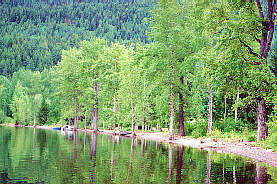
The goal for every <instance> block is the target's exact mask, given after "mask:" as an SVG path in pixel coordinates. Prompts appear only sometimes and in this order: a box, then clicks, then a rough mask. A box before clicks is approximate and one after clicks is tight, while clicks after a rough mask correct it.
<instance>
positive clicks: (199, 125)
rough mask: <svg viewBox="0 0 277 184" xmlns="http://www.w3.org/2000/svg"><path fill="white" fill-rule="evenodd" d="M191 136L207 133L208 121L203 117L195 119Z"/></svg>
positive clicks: (201, 135)
mask: <svg viewBox="0 0 277 184" xmlns="http://www.w3.org/2000/svg"><path fill="white" fill-rule="evenodd" d="M192 125H193V131H192V132H191V136H192V137H203V136H206V135H207V128H208V122H207V121H206V120H204V119H199V120H196V122H194V123H193V124H192Z"/></svg>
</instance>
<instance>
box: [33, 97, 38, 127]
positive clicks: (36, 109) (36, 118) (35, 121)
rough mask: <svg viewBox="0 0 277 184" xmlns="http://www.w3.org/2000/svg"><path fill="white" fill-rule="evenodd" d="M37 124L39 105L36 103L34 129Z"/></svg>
mask: <svg viewBox="0 0 277 184" xmlns="http://www.w3.org/2000/svg"><path fill="white" fill-rule="evenodd" d="M36 124H37V103H36V102H35V112H34V127H35V126H36Z"/></svg>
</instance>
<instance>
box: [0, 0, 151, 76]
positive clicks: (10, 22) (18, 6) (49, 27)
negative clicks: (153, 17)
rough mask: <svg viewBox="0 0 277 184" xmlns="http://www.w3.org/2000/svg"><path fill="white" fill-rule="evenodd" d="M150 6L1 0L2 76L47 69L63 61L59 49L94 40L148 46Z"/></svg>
mask: <svg viewBox="0 0 277 184" xmlns="http://www.w3.org/2000/svg"><path fill="white" fill-rule="evenodd" d="M153 2H154V1H152V0H147V1H138V2H129V1H128V0H127V1H107V2H106V1H100V2H99V1H96V0H91V1H85V2H80V1H76V2H75V1H61V2H59V1H56V2H50V1H1V2H0V5H1V6H0V12H1V17H0V25H1V26H0V31H1V38H0V43H1V44H0V53H1V55H0V74H1V75H5V76H9V77H11V76H12V75H13V73H14V72H16V71H18V70H19V69H21V68H24V69H29V70H39V71H42V70H43V69H44V68H50V67H51V66H54V65H56V64H57V63H58V61H60V60H61V53H62V50H66V49H69V48H71V47H78V45H79V42H81V41H83V40H89V39H90V38H91V37H92V36H93V35H94V36H97V37H102V38H105V39H107V40H109V41H111V42H114V41H119V42H120V43H124V44H131V43H136V42H141V43H148V42H149V41H148V40H147V37H146V32H147V30H148V24H147V22H146V21H145V19H146V18H149V17H150V13H149V11H150V10H151V9H152V8H153Z"/></svg>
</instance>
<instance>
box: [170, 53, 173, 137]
mask: <svg viewBox="0 0 277 184" xmlns="http://www.w3.org/2000/svg"><path fill="white" fill-rule="evenodd" d="M170 55H171V62H170V65H171V70H172V71H171V72H172V73H171V90H170V93H171V94H170V125H169V140H173V139H174V138H173V136H174V129H173V125H174V63H173V49H171V52H170Z"/></svg>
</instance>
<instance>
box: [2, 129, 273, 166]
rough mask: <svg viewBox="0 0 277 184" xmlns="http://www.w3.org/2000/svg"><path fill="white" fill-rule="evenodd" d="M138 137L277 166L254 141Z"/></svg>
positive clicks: (162, 135)
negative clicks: (228, 154)
mask: <svg viewBox="0 0 277 184" xmlns="http://www.w3.org/2000/svg"><path fill="white" fill-rule="evenodd" d="M0 126H7V127H25V128H33V126H24V125H19V126H16V125H13V124H0ZM53 127H54V126H36V128H41V129H49V130H51V129H52V128H53ZM77 131H82V132H94V131H93V130H91V129H77ZM98 133H100V134H108V135H113V131H112V130H98ZM123 137H132V135H125V136H123ZM136 138H138V139H148V140H153V141H158V142H163V143H172V144H176V145H183V146H188V147H192V148H197V149H202V150H207V151H216V152H218V153H231V154H235V155H239V156H243V157H247V158H250V159H252V160H253V161H255V162H263V163H266V164H268V165H269V166H273V167H275V168H277V152H274V151H272V150H270V149H265V148H262V147H257V146H254V145H253V143H254V142H244V141H243V142H226V141H214V140H213V139H211V138H204V139H200V138H189V137H179V136H175V137H174V140H169V136H168V134H167V133H164V132H146V133H144V134H142V133H137V135H136Z"/></svg>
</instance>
